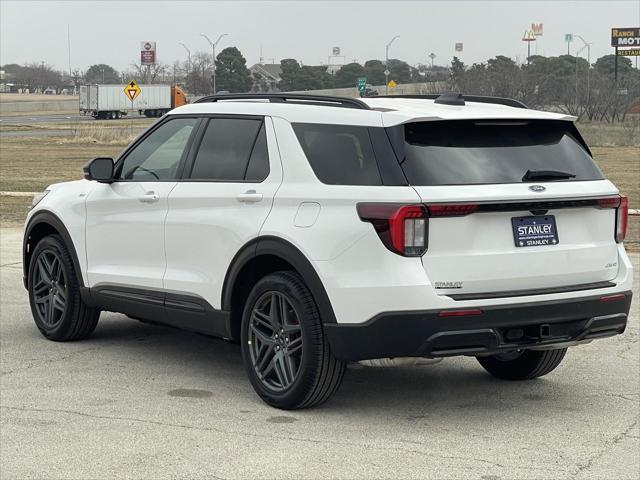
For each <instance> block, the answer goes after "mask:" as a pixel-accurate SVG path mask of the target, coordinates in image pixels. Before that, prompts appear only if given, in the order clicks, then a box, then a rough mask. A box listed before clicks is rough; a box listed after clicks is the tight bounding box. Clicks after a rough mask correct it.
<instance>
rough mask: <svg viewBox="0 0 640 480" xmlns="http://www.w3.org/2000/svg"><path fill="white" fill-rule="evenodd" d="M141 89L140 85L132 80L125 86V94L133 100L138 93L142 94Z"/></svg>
mask: <svg viewBox="0 0 640 480" xmlns="http://www.w3.org/2000/svg"><path fill="white" fill-rule="evenodd" d="M140 91H141V90H140V87H139V86H138V84H137V83H136V81H135V80H131V81H130V82H129V83H127V84H126V85H125V87H124V94H125V95H126V96H127V98H128V99H129V100H131V101H132V102H133V101H134V100H135V99H136V97H137V96H138V95H140Z"/></svg>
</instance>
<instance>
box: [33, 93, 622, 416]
mask: <svg viewBox="0 0 640 480" xmlns="http://www.w3.org/2000/svg"><path fill="white" fill-rule="evenodd" d="M573 120H574V118H573V117H568V116H566V115H562V114H556V113H547V112H541V111H534V110H529V109H527V108H526V107H525V106H524V105H522V104H520V103H519V102H517V101H514V100H509V99H500V98H487V97H466V99H465V98H464V97H462V96H461V95H459V94H443V95H441V96H438V97H437V98H436V96H423V97H417V98H416V97H398V96H396V97H387V98H385V97H377V98H368V99H363V100H355V99H347V98H336V97H318V96H306V95H289V94H264V95H248V94H247V95H226V96H214V97H207V98H204V99H202V100H200V101H198V102H197V103H195V104H192V105H186V106H183V107H180V108H177V109H175V110H173V111H171V112H170V113H169V114H167V115H165V116H164V118H162V119H161V120H160V121H159V122H158V123H156V124H155V125H154V126H153V127H151V128H150V129H149V130H148V131H146V132H145V133H144V134H143V135H141V136H140V137H139V138H138V139H137V140H135V141H134V142H133V143H132V144H131V145H130V146H129V147H128V148H127V149H126V150H125V151H124V152H123V153H122V155H120V157H119V158H118V160H117V161H116V162H115V163H114V161H113V160H112V159H110V158H97V159H95V160H92V161H90V162H89V163H88V164H87V165H86V167H85V180H79V181H74V182H67V183H63V184H57V185H52V186H50V187H49V188H47V190H45V192H43V194H41V195H39V196H38V197H37V198H36V199H34V208H33V209H32V210H31V212H30V213H29V216H28V219H27V224H26V232H25V237H24V283H25V286H26V287H27V289H28V291H29V299H30V303H31V309H32V311H33V316H34V319H35V323H36V325H37V327H38V328H39V329H40V330H41V332H42V333H43V334H44V336H46V337H47V338H49V339H51V340H57V341H66V340H77V339H80V338H84V337H87V336H88V335H90V334H91V332H92V331H93V330H94V328H95V327H96V323H97V321H98V316H99V314H100V311H101V310H108V311H113V312H121V313H124V314H126V315H128V316H130V317H133V318H137V319H140V320H147V321H154V322H159V323H164V324H169V325H173V326H176V327H180V328H184V329H187V330H192V331H197V332H201V333H205V334H209V335H215V336H219V337H223V338H226V339H230V340H233V341H238V342H239V343H240V344H241V349H242V354H243V359H244V363H245V365H246V370H247V373H248V376H249V379H250V381H251V383H252V385H253V387H254V389H255V390H256V392H257V393H258V394H259V395H260V396H261V397H262V398H263V399H264V400H265V401H266V402H267V403H269V404H270V405H273V406H275V407H279V408H286V409H292V408H302V407H309V406H312V405H316V404H319V403H321V402H323V401H325V400H327V399H328V398H329V397H330V396H331V395H332V394H333V393H334V392H335V391H336V389H337V388H338V386H339V385H340V382H341V380H342V378H343V376H344V372H345V365H346V363H347V362H350V361H360V360H368V359H369V360H370V359H387V358H394V359H400V358H402V357H414V358H419V357H426V358H440V357H447V356H453V355H470V356H475V357H477V358H478V361H479V362H480V364H481V365H482V366H483V367H484V368H485V369H486V370H487V371H489V372H490V373H491V374H493V375H495V376H497V377H500V378H505V379H511V380H514V379H528V378H534V377H539V376H541V375H545V374H546V373H548V372H550V371H551V370H553V369H554V368H555V367H556V366H557V365H558V364H559V363H560V362H561V360H562V358H563V357H564V355H565V352H566V349H567V347H569V346H573V345H577V344H581V343H585V342H589V341H591V340H593V339H597V338H602V337H608V336H612V335H616V334H620V333H622V332H623V331H624V329H625V326H626V322H627V315H628V312H629V306H630V302H631V283H632V267H631V263H630V261H629V259H628V257H627V255H626V253H625V250H624V248H623V245H622V241H623V239H624V235H625V230H626V225H627V199H626V198H625V197H624V196H621V195H620V194H619V192H618V190H617V189H616V187H615V186H614V185H613V184H612V183H611V182H610V181H608V180H607V179H605V178H604V177H603V175H602V173H601V171H600V170H599V169H598V167H597V166H596V164H595V163H594V161H593V159H592V157H591V155H590V153H589V148H588V147H587V145H586V144H585V142H584V140H583V139H582V137H581V136H580V134H579V133H578V131H577V130H576V127H575V126H574V123H573ZM383 363H384V362H383Z"/></svg>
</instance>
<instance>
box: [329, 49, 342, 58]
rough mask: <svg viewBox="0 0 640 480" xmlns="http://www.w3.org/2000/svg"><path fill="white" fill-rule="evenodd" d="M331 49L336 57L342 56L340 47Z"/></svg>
mask: <svg viewBox="0 0 640 480" xmlns="http://www.w3.org/2000/svg"><path fill="white" fill-rule="evenodd" d="M331 51H332V52H333V56H334V57H339V56H340V47H333V48H332V50H331Z"/></svg>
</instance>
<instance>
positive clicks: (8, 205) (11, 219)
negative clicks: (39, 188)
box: [0, 197, 32, 228]
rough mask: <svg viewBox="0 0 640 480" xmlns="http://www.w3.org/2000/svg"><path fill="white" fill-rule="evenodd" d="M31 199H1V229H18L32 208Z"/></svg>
mask: <svg viewBox="0 0 640 480" xmlns="http://www.w3.org/2000/svg"><path fill="white" fill-rule="evenodd" d="M31 200H32V199H31V197H0V227H1V228H4V227H17V226H21V225H22V224H24V219H25V218H26V216H27V212H28V211H29V208H30V207H31Z"/></svg>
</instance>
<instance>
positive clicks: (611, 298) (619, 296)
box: [600, 293, 627, 303]
mask: <svg viewBox="0 0 640 480" xmlns="http://www.w3.org/2000/svg"><path fill="white" fill-rule="evenodd" d="M625 298H627V296H626V295H625V294H624V293H616V294H615V295H605V296H604V297H600V301H601V302H602V303H609V302H621V301H622V300H624V299H625Z"/></svg>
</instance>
